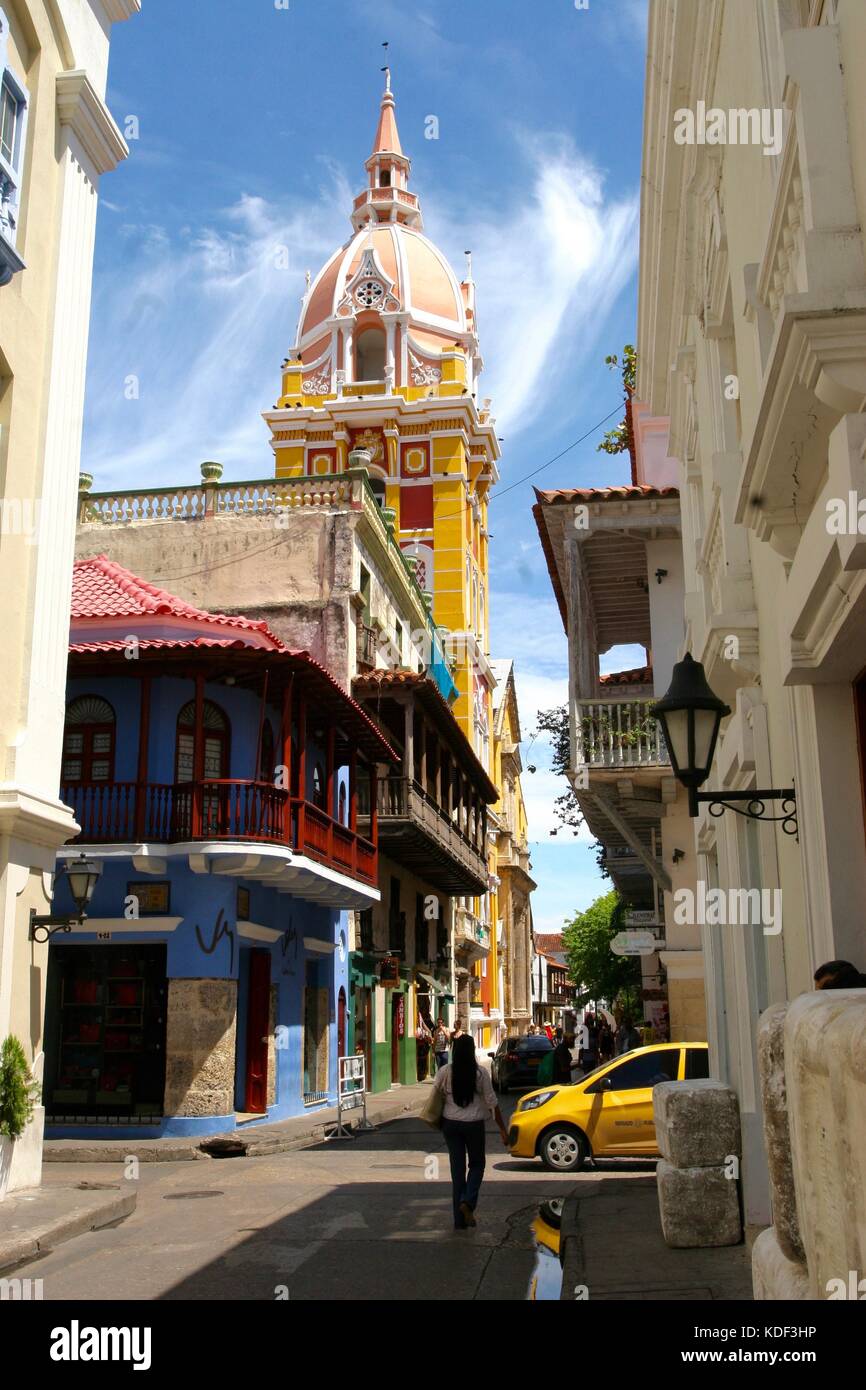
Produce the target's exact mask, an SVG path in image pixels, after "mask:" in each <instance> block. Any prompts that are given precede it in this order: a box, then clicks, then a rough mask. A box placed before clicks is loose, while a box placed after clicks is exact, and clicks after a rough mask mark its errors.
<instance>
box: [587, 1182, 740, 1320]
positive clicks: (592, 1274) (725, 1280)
mask: <svg viewBox="0 0 866 1390" xmlns="http://www.w3.org/2000/svg"><path fill="white" fill-rule="evenodd" d="M560 1255H561V1259H562V1294H561V1298H562V1300H563V1301H566V1300H567V1301H569V1302H571V1301H574V1300H575V1299H576V1298H580V1297H581V1294H582V1296H583V1297H584V1298H588V1300H589V1301H590V1302H593V1301H598V1300H599V1299H603V1300H614V1299H623V1300H632V1299H660V1300H662V1301H664V1302H667V1301H670V1300H673V1299H677V1300H679V1299H684V1300H690V1299H706V1300H719V1299H722V1300H725V1299H738V1300H748V1301H751V1299H752V1275H751V1260H750V1256H749V1251H748V1249H747V1247H746V1245H745V1244H743V1245H729V1246H722V1247H719V1248H717V1249H701V1250H671V1249H670V1248H669V1247H668V1246H667V1245H665V1242H664V1240H663V1238H662V1231H661V1222H660V1220H659V1208H658V1197H657V1195H656V1182H655V1178H654V1177H649V1176H648V1177H643V1176H641V1177H634V1178H613V1177H605V1178H604V1179H600V1180H599V1181H598V1182H584V1183H581V1184H580V1186H579V1187H578V1188H577V1190H576V1191H574V1192H572V1194H571V1196H569V1197H568V1198H567V1199H566V1202H565V1205H564V1207H563V1212H562V1225H561V1229H560ZM583 1290H586V1292H585V1293H583Z"/></svg>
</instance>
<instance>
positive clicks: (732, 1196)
mask: <svg viewBox="0 0 866 1390" xmlns="http://www.w3.org/2000/svg"><path fill="white" fill-rule="evenodd" d="M656 1186H657V1188H658V1197H659V1214H660V1216H661V1222H662V1235H663V1236H664V1238H665V1242H666V1244H668V1245H670V1246H672V1247H673V1248H674V1249H676V1250H692V1249H696V1248H701V1247H705V1246H715V1245H737V1244H738V1243H739V1241H740V1240H741V1238H742V1225H741V1222H740V1199H739V1195H738V1192H737V1183H736V1179H734V1178H729V1177H726V1175H725V1169H724V1167H722V1166H721V1165H718V1166H714V1167H704V1168H675V1167H674V1166H673V1164H671V1163H668V1162H667V1161H666V1160H665V1159H660V1161H659V1165H658V1168H657V1169H656Z"/></svg>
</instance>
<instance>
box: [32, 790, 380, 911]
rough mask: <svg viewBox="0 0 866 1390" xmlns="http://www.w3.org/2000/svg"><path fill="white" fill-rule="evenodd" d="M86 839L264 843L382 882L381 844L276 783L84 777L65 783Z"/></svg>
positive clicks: (99, 841)
mask: <svg viewBox="0 0 866 1390" xmlns="http://www.w3.org/2000/svg"><path fill="white" fill-rule="evenodd" d="M60 796H61V800H63V801H64V802H65V803H66V804H67V805H68V806H71V807H72V809H73V811H74V813H75V819H76V821H77V822H78V824H79V825H80V826H81V834H80V835H79V836H78V842H81V843H86V844H144V843H154V844H176V843H179V842H185V841H196V840H219V841H250V840H252V841H258V842H260V843H266V844H271V845H284V846H285V847H286V848H288V849H293V850H295V851H296V852H297V853H298V854H303V855H306V856H307V857H308V858H310V859H314V860H316V861H317V862H318V863H320V864H325V865H327V866H328V867H329V868H331V869H334V870H336V871H337V872H338V873H341V874H346V875H347V876H348V877H350V878H357V879H360V880H361V881H362V882H364V883H367V884H370V885H372V886H373V887H375V886H376V882H377V872H378V867H377V854H376V846H375V845H374V844H373V843H372V842H371V841H370V840H368V839H366V838H365V837H364V836H363V835H359V834H356V833H355V831H353V830H350V829H349V827H348V826H345V825H342V824H341V823H340V822H339V821H336V820H334V819H333V818H332V817H331V816H329V815H328V814H327V812H326V811H323V810H321V809H320V807H318V806H314V805H313V804H312V802H309V801H304V800H302V799H301V798H300V797H290V796H289V794H288V792H286V791H283V790H280V789H279V788H278V787H275V786H273V784H272V783H270V782H253V781H239V780H221V781H215V780H211V781H209V780H203V781H201V782H175V783H169V782H79V783H72V784H68V785H66V786H64V787H61V789H60Z"/></svg>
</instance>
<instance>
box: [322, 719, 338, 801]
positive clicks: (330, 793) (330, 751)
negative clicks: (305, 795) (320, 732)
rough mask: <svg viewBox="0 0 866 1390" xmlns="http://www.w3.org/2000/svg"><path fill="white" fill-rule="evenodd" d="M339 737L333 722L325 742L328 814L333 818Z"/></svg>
mask: <svg viewBox="0 0 866 1390" xmlns="http://www.w3.org/2000/svg"><path fill="white" fill-rule="evenodd" d="M336 739H337V730H336V729H335V728H334V726H333V724H330V725H329V726H328V737H327V740H326V743H325V787H326V788H327V790H326V792H325V797H326V803H327V807H328V815H329V816H330V817H331V820H334V819H335V816H334V745H335V743H336Z"/></svg>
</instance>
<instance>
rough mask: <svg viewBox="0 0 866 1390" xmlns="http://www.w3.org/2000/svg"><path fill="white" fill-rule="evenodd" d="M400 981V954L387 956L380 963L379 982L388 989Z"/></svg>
mask: <svg viewBox="0 0 866 1390" xmlns="http://www.w3.org/2000/svg"><path fill="white" fill-rule="evenodd" d="M399 983H400V959H399V956H386V957H385V959H384V960H383V961H381V962H380V965H379V984H380V985H384V986H385V988H386V989H393V988H394V986H395V985H399Z"/></svg>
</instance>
